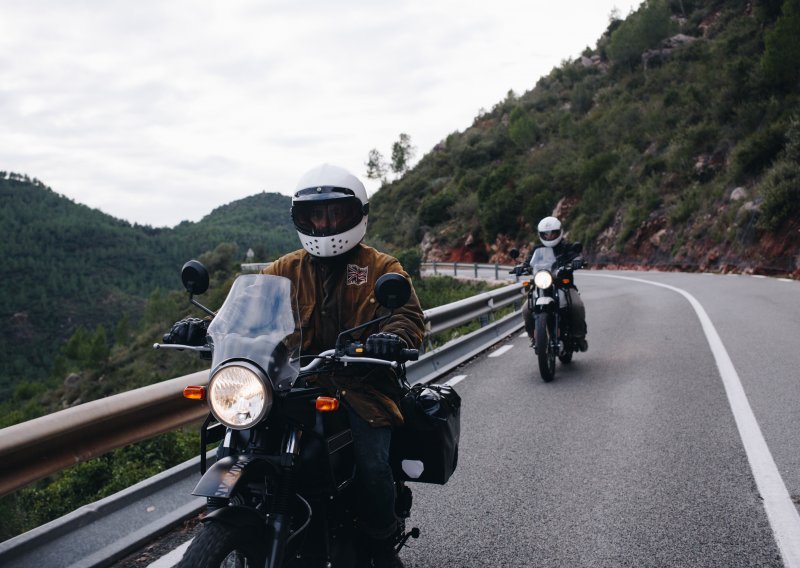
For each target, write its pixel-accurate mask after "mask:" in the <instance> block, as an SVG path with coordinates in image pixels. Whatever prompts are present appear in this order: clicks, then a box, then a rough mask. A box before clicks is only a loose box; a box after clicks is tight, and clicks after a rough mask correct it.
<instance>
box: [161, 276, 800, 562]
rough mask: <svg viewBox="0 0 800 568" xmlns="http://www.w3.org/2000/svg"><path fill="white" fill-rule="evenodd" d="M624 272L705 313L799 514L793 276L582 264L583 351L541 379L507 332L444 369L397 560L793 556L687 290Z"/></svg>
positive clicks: (798, 320)
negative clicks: (451, 438) (439, 454)
mask: <svg viewBox="0 0 800 568" xmlns="http://www.w3.org/2000/svg"><path fill="white" fill-rule="evenodd" d="M614 276H623V277H624V278H627V279H618V278H614ZM631 278H634V279H640V280H647V281H650V282H655V283H661V284H666V285H668V286H672V287H675V288H679V289H681V290H684V291H685V292H687V293H688V294H690V295H691V296H692V297H693V298H695V299H696V300H697V302H698V303H699V305H700V306H701V308H702V309H703V310H704V311H705V312H706V313H707V314H708V317H709V319H710V322H711V324H713V326H714V328H715V330H716V332H717V333H718V334H719V339H720V340H721V342H720V345H719V346H718V348H719V347H721V348H722V350H723V351H724V352H725V353H726V354H727V356H729V357H730V361H731V363H732V365H733V370H734V374H735V375H736V376H737V381H740V382H741V386H742V388H743V392H744V400H745V406H748V404H749V406H748V408H750V409H752V417H754V418H755V420H754V423H755V424H756V429H757V430H760V434H763V442H764V448H765V451H766V454H767V456H768V457H769V458H770V460H771V459H773V458H774V464H775V465H776V466H777V468H776V471H777V472H779V475H778V476H777V483H778V484H779V485H780V487H779V488H781V489H783V491H784V492H785V493H787V496H786V501H787V502H788V506H789V508H790V509H791V514H792V515H794V516H795V517H796V516H797V509H796V505H792V503H791V501H788V499H789V496H791V499H793V500H794V503H798V502H800V436H798V435H797V432H798V429H800V387H799V386H798V371H797V370H798V369H799V368H800V342H799V341H798V339H797V338H798V337H800V282H786V281H781V280H778V279H758V278H754V277H748V276H716V275H713V276H712V275H700V274H677V273H638V272H612V271H603V272H591V271H583V272H579V273H577V275H576V280H577V282H578V285H579V286H580V289H581V293H582V296H583V299H584V303H585V304H586V309H587V321H588V326H589V336H588V339H589V351H588V352H587V353H579V354H577V355H576V356H575V359H574V361H573V363H571V364H570V365H562V364H560V363H559V364H558V367H557V370H556V379H555V381H554V382H552V383H544V382H543V381H542V380H541V378H540V377H539V373H538V368H537V366H536V362H535V359H534V353H533V350H532V349H531V348H530V347H529V346H528V340H527V338H524V337H520V336H518V335H514V336H513V337H511V338H510V339H509V340H508V341H506V342H505V343H501V344H499V345H498V346H497V347H496V348H495V349H494V350H493V351H492V352H491V353H486V354H484V355H482V356H480V357H478V358H477V359H475V360H473V361H471V362H469V363H468V364H466V365H464V366H463V367H461V368H459V369H458V370H456V371H455V372H453V373H452V374H451V376H450V377H449V380H451V381H458V382H457V387H456V389H457V390H458V392H459V394H461V396H462V399H463V408H462V438H461V447H460V463H459V466H458V470H457V471H456V473H455V474H454V476H453V477H452V479H451V480H450V482H449V483H448V484H447V485H445V486H436V485H425V484H413V485H412V489H413V490H414V508H413V511H412V518H411V519H410V521H411V526H417V527H419V528H420V529H421V531H422V535H421V537H420V538H419V539H418V540H414V541H411V542H410V546H409V547H408V548H406V549H404V550H403V552H402V554H401V557H402V559H403V561H404V563H405V565H406V566H407V567H409V568H422V567H437V568H440V567H442V566H454V567H473V566H474V567H478V566H481V567H484V566H486V567H493V566H498V567H500V566H509V567H511V566H525V567H528V566H531V567H549V566H558V567H583V566H586V567H625V566H631V567H656V566H659V567H660V566H665V567H667V566H668V567H703V566H714V567H736V566H742V567H754V566H776V567H777V566H784V565H785V566H791V567H795V566H800V557H797V556H792V555H793V554H795V552H796V551H797V550H800V547H799V546H798V539H800V532H798V533H797V534H790V535H789V537H788V543H787V541H786V539H785V540H784V542H783V544H781V545H779V544H778V543H777V542H776V534H777V533H776V524H777V525H778V529H779V530H781V528H783V529H785V527H786V526H787V525H786V524H785V523H784V524H783V525H781V523H783V522H784V521H782V520H781V519H780V518H778V519H777V521H776V520H775V519H774V518H773V519H770V518H769V517H768V514H767V512H766V511H767V509H765V501H764V499H762V497H763V495H762V491H761V490H760V489H759V488H760V487H765V486H764V485H759V480H760V479H761V478H762V474H759V473H754V471H756V472H757V471H759V467H760V466H759V467H754V466H753V461H754V460H755V463H756V465H757V466H758V464H759V463H760V461H764V460H763V456H762V457H761V458H758V457H756V458H753V457H752V455H749V454H752V452H753V450H752V449H749V450H748V449H746V445H745V442H743V440H745V439H750V438H751V435H750V434H748V433H747V431H746V430H745V432H744V433H740V430H739V429H738V428H737V416H738V415H739V414H740V411H737V410H735V409H734V407H733V406H732V404H731V402H729V398H728V396H727V395H726V387H725V384H724V381H723V375H724V374H725V373H721V371H720V368H719V367H718V359H717V358H715V353H714V351H713V349H712V347H711V346H710V344H709V340H708V338H707V334H706V331H704V329H703V327H702V326H701V322H700V320H699V318H698V314H697V312H696V311H695V308H694V307H693V306H692V304H691V303H690V302H689V301H688V300H687V297H685V296H683V295H681V294H680V293H678V292H677V291H676V290H673V289H667V288H664V287H659V286H654V285H649V284H647V283H645V282H640V281H636V280H631ZM717 355H718V354H717ZM734 406H735V405H734ZM760 434H759V435H760ZM761 483H764V482H763V481H761ZM775 483H776V480H775V479H771V480H768V483H767V485H766V487H769V488H774V487H775ZM770 484H772V485H770ZM778 493H780V492H778ZM770 499H772V498H771V497H770V498H769V499H767V501H770ZM790 520H791V519H790ZM788 526H789V527H790V528H792V527H794V525H791V524H790V525H788ZM787 550H788V553H787ZM793 551H795V552H793ZM782 553H783V555H784V557H785V558H787V562H786V564H784V562H783V561H782ZM787 554H788V556H786V555H787ZM164 565H166V564H164V563H161V564H159V566H164Z"/></svg>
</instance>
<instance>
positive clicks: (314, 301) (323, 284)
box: [262, 244, 425, 427]
mask: <svg viewBox="0 0 800 568" xmlns="http://www.w3.org/2000/svg"><path fill="white" fill-rule="evenodd" d="M262 272H263V273H264V274H275V275H278V276H285V277H287V278H289V279H290V280H291V281H292V282H293V283H294V285H295V291H296V294H297V304H298V307H299V310H300V320H301V321H300V325H301V327H302V333H303V347H302V348H303V353H304V354H308V355H311V354H317V353H320V352H322V351H324V350H326V349H331V348H333V346H334V344H335V343H336V338H337V336H338V335H339V333H340V332H342V331H344V330H346V329H350V328H353V327H356V326H358V325H361V324H363V323H366V322H368V321H370V320H372V319H375V318H377V317H380V316H383V315H386V314H388V313H389V312H388V310H386V309H385V308H383V307H381V306H380V305H379V304H378V302H377V300H376V299H375V296H374V294H373V291H374V288H375V281H376V280H377V279H378V278H379V277H380V276H381V275H383V274H386V273H387V272H399V273H400V274H402V275H403V276H405V277H406V278H409V276H408V274H407V273H406V272H405V271H404V270H403V267H402V266H401V265H400V262H399V261H398V260H397V259H396V258H394V257H392V256H390V255H388V254H384V253H382V252H378V251H377V250H375V249H374V248H372V247H369V246H366V245H364V244H359V245H357V246H356V247H355V248H354V249H353V250H351V251H349V252H348V253H345V254H344V255H341V256H338V257H335V258H331V259H321V258H317V257H314V256H312V255H310V254H308V253H307V252H306V251H305V250H304V249H299V250H296V251H294V252H291V253H289V254H287V255H284V256H282V257H281V258H279V259H278V260H276V261H275V262H273V263H272V264H270V265H269V266H267V267H266V268H264V269H263V270H262ZM409 281H410V278H409ZM379 331H383V332H390V333H395V334H397V335H399V336H400V337H401V338H402V339H403V340H404V341H405V342H406V344H407V345H408V347H412V348H419V346H420V344H421V342H422V337H423V334H424V332H425V323H424V318H423V315H422V308H420V305H419V299H418V298H417V294H416V292H414V290H413V287H412V293H411V298H410V299H409V301H408V303H407V304H406V305H405V306H403V307H402V308H399V309H397V310H395V311H394V313H393V314H392V317H390V318H389V319H387V320H384V321H382V322H380V323H379V324H374V325H370V326H368V327H366V328H364V329H362V330H359V331H357V332H355V333H354V334H353V339H355V340H357V341H361V342H363V341H365V340H366V338H367V337H368V336H369V335H371V334H373V333H377V332H379ZM353 369H354V374H339V373H337V374H336V375H335V376H331V375H317V376H316V377H315V379H314V380H315V381H316V382H317V383H318V384H321V385H322V386H324V387H326V388H328V389H329V390H330V391H331V393H336V392H338V394H339V396H340V397H341V398H342V399H344V400H345V401H346V402H347V403H349V404H350V406H351V408H353V410H355V411H356V412H357V413H358V415H359V416H361V417H362V418H364V419H365V420H366V421H368V422H369V423H370V424H371V425H372V426H375V427H378V426H398V425H400V424H402V422H403V417H402V415H401V414H400V410H399V409H398V407H397V401H398V400H399V397H400V396H401V394H402V390H401V389H400V386H399V385H398V384H397V380H396V377H395V374H394V372H393V371H392V370H391V369H389V368H388V367H376V368H370V370H369V371H367V372H366V374H365V373H364V370H365V369H367V367H366V366H353Z"/></svg>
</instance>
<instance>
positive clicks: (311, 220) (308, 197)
mask: <svg viewBox="0 0 800 568" xmlns="http://www.w3.org/2000/svg"><path fill="white" fill-rule="evenodd" d="M368 212H369V199H368V198H367V190H366V189H365V188H364V184H363V183H361V182H360V181H359V179H358V178H357V177H356V176H354V175H353V174H351V173H350V172H348V171H347V170H345V169H344V168H340V167H338V166H333V165H331V164H322V165H321V166H317V167H316V168H314V169H312V170H309V171H308V172H306V173H305V174H303V176H302V177H301V178H300V181H299V182H297V187H296V188H295V191H294V194H293V195H292V221H293V222H294V226H295V228H296V229H297V236H298V237H300V243H301V244H302V245H303V248H304V249H306V251H308V253H309V254H312V255H314V256H319V257H325V258H329V257H333V256H339V255H340V254H344V253H346V252H347V251H349V250H351V249H352V248H353V247H355V246H356V245H357V244H358V243H360V242H361V240H362V239H363V238H364V235H366V233H367V213H368Z"/></svg>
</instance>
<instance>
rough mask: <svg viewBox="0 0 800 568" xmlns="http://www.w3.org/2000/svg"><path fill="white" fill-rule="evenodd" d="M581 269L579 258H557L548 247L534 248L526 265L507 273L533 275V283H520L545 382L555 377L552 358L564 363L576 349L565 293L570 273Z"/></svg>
mask: <svg viewBox="0 0 800 568" xmlns="http://www.w3.org/2000/svg"><path fill="white" fill-rule="evenodd" d="M513 252H516V254H512V257H513V258H516V257H517V256H518V255H519V252H518V251H513ZM577 252H579V250H578V251H577ZM582 267H583V261H582V259H581V258H580V257H577V258H569V257H568V258H564V259H558V258H557V257H556V255H555V252H554V251H553V249H552V248H550V247H538V248H536V249H535V250H534V251H533V256H532V258H531V261H530V266H525V267H523V266H517V267H515V268H514V269H513V270H512V271H511V272H513V273H516V274H517V275H520V274H523V273H524V274H529V275H533V282H530V281H527V280H526V281H523V286H524V293H525V295H526V301H527V302H528V310H529V313H531V314H532V316H533V320H534V336H533V337H534V339H533V342H532V345H533V349H534V352H535V353H536V358H537V360H538V363H539V373H540V374H541V376H542V380H544V381H545V382H550V381H552V380H553V379H554V378H555V373H556V358H558V359H559V360H560V361H561V362H562V363H564V364H567V363H570V362H571V361H572V356H573V354H574V353H575V352H576V351H579V350H580V348H579V345H578V344H577V343H576V340H575V337H574V334H573V330H572V318H571V317H570V313H571V311H572V304H571V298H570V294H569V293H568V290H569V289H570V288H571V287H574V277H573V271H574V270H577V269H579V268H582Z"/></svg>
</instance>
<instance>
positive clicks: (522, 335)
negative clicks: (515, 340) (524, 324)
mask: <svg viewBox="0 0 800 568" xmlns="http://www.w3.org/2000/svg"><path fill="white" fill-rule="evenodd" d="M519 337H528V332H527V331H523V332H522V333H520V334H519Z"/></svg>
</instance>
